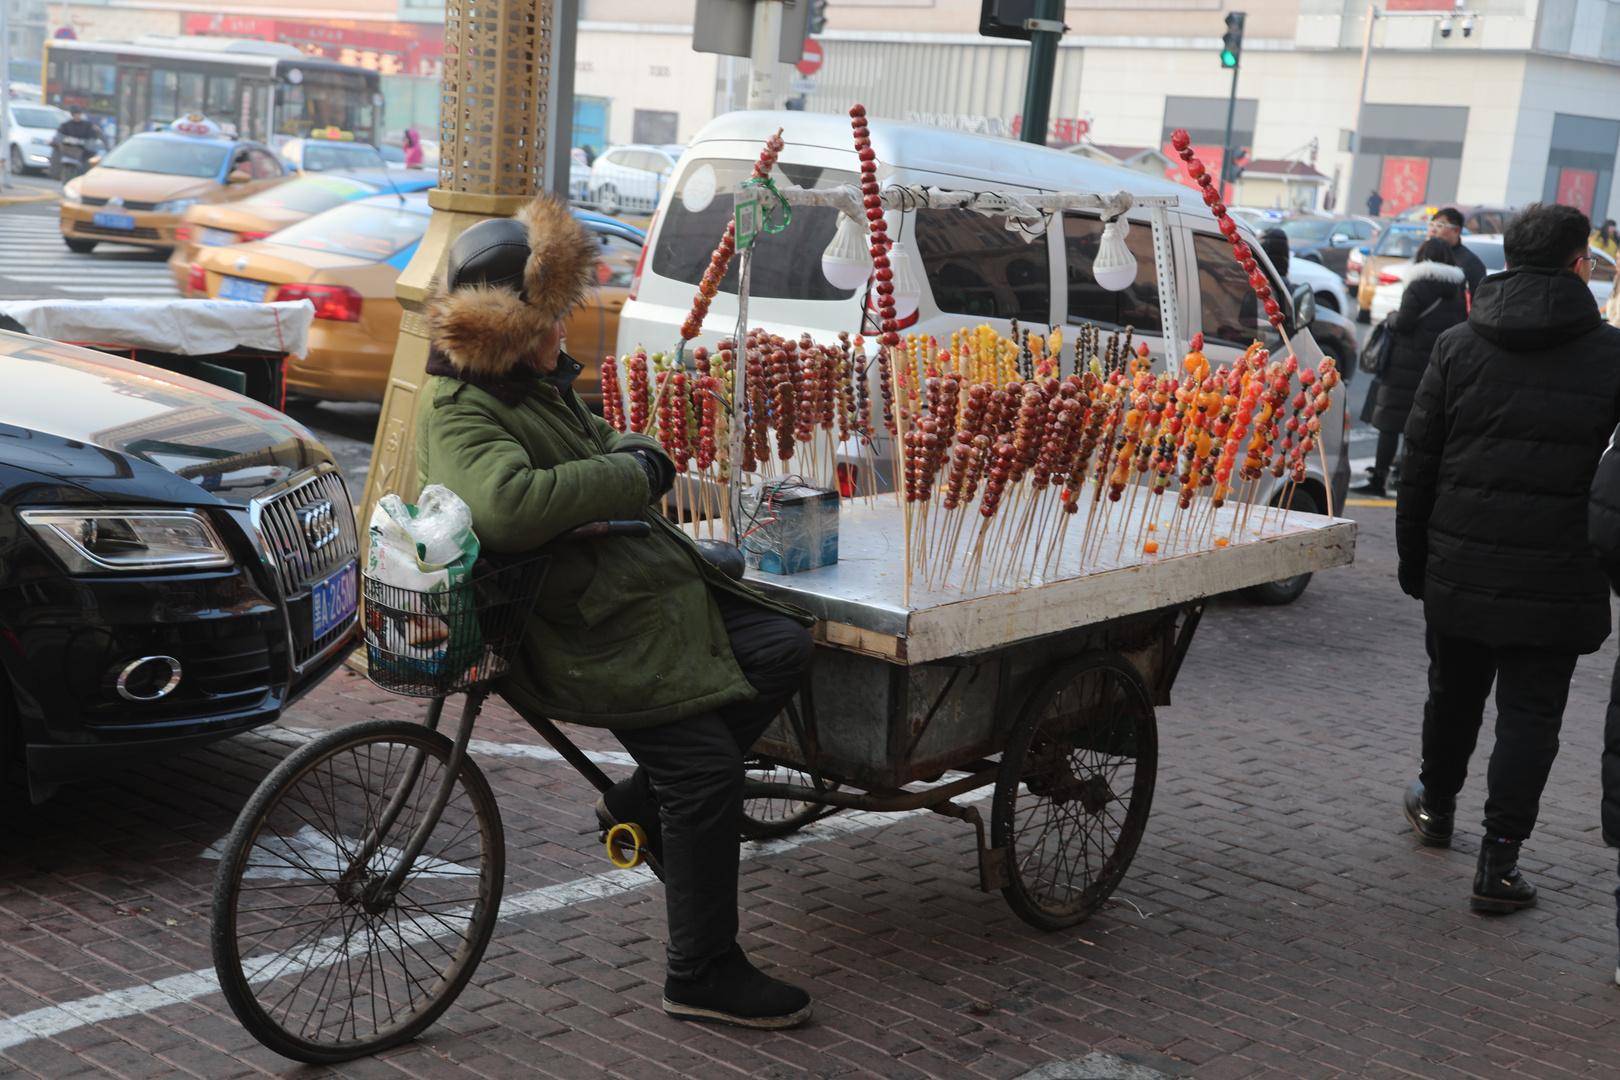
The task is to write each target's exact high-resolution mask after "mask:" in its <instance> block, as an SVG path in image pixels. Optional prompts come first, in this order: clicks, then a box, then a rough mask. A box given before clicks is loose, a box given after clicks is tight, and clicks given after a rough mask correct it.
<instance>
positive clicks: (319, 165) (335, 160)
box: [279, 139, 426, 173]
mask: <svg viewBox="0 0 1620 1080" xmlns="http://www.w3.org/2000/svg"><path fill="white" fill-rule="evenodd" d="M279 153H280V154H281V160H282V161H284V162H286V163H287V167H288V168H290V169H294V170H296V171H298V172H301V173H317V172H331V171H332V170H334V169H335V170H338V171H342V170H345V169H379V168H386V167H387V164H388V162H387V160H386V159H385V158H384V157H383V156H382V151H380V150H378V149H377V148H376V147H375V146H372V145H371V144H370V143H363V142H346V141H344V140H342V139H288V140H287V141H286V142H285V143H283V144H282V145H281V148H280V150H279ZM425 156H426V155H424V157H425ZM404 160H405V155H404V154H403V153H401V154H400V161H401V162H403V161H404Z"/></svg>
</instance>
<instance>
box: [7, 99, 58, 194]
mask: <svg viewBox="0 0 1620 1080" xmlns="http://www.w3.org/2000/svg"><path fill="white" fill-rule="evenodd" d="M6 111H7V114H8V115H7V121H8V122H7V125H6V134H7V141H8V142H10V143H11V145H10V146H9V147H8V148H7V151H6V152H7V156H9V157H10V159H11V175H13V176H22V175H23V174H24V173H29V172H35V171H38V172H44V171H45V170H46V168H48V167H49V166H50V164H51V136H53V135H55V134H56V129H57V128H58V127H61V126H62V122H63V121H65V120H67V119H68V114H67V113H65V112H63V111H62V110H61V109H58V108H57V107H56V106H55V105H39V104H35V103H33V102H27V101H12V102H8V103H7V107H6Z"/></svg>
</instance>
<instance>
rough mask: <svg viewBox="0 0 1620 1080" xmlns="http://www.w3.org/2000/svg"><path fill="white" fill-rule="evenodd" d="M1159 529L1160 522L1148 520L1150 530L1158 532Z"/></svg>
mask: <svg viewBox="0 0 1620 1080" xmlns="http://www.w3.org/2000/svg"><path fill="white" fill-rule="evenodd" d="M1158 531H1159V523H1158V522H1157V521H1150V522H1148V532H1158Z"/></svg>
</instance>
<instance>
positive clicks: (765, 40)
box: [748, 0, 782, 109]
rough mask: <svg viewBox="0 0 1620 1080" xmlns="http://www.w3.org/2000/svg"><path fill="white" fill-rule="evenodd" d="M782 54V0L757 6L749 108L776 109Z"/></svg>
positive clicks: (759, 1)
mask: <svg viewBox="0 0 1620 1080" xmlns="http://www.w3.org/2000/svg"><path fill="white" fill-rule="evenodd" d="M781 54H782V0H757V2H756V3H755V4H754V52H753V55H752V56H751V57H750V58H749V59H750V63H751V65H752V68H753V70H752V71H750V72H749V74H748V107H749V108H750V109H774V108H776V65H777V62H778V60H779V59H780V57H781Z"/></svg>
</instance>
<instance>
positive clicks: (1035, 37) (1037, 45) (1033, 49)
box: [1018, 0, 1063, 146]
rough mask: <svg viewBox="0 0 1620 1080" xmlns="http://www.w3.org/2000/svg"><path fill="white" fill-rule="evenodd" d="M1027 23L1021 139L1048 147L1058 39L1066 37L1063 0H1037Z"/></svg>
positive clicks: (1019, 133)
mask: <svg viewBox="0 0 1620 1080" xmlns="http://www.w3.org/2000/svg"><path fill="white" fill-rule="evenodd" d="M1024 25H1025V26H1026V27H1028V29H1029V31H1030V40H1029V76H1028V78H1026V79H1025V81H1024V119H1023V126H1022V127H1020V128H1019V130H1018V138H1019V139H1020V141H1022V142H1027V143H1034V144H1035V145H1037V146H1045V145H1046V128H1047V123H1048V121H1049V120H1050V119H1051V115H1052V81H1053V79H1054V78H1055V77H1056V75H1057V50H1058V42H1059V41H1060V40H1061V39H1062V37H1063V0H1035V17H1034V18H1033V19H1030V20H1029V21H1028V22H1026V23H1025V24H1024Z"/></svg>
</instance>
